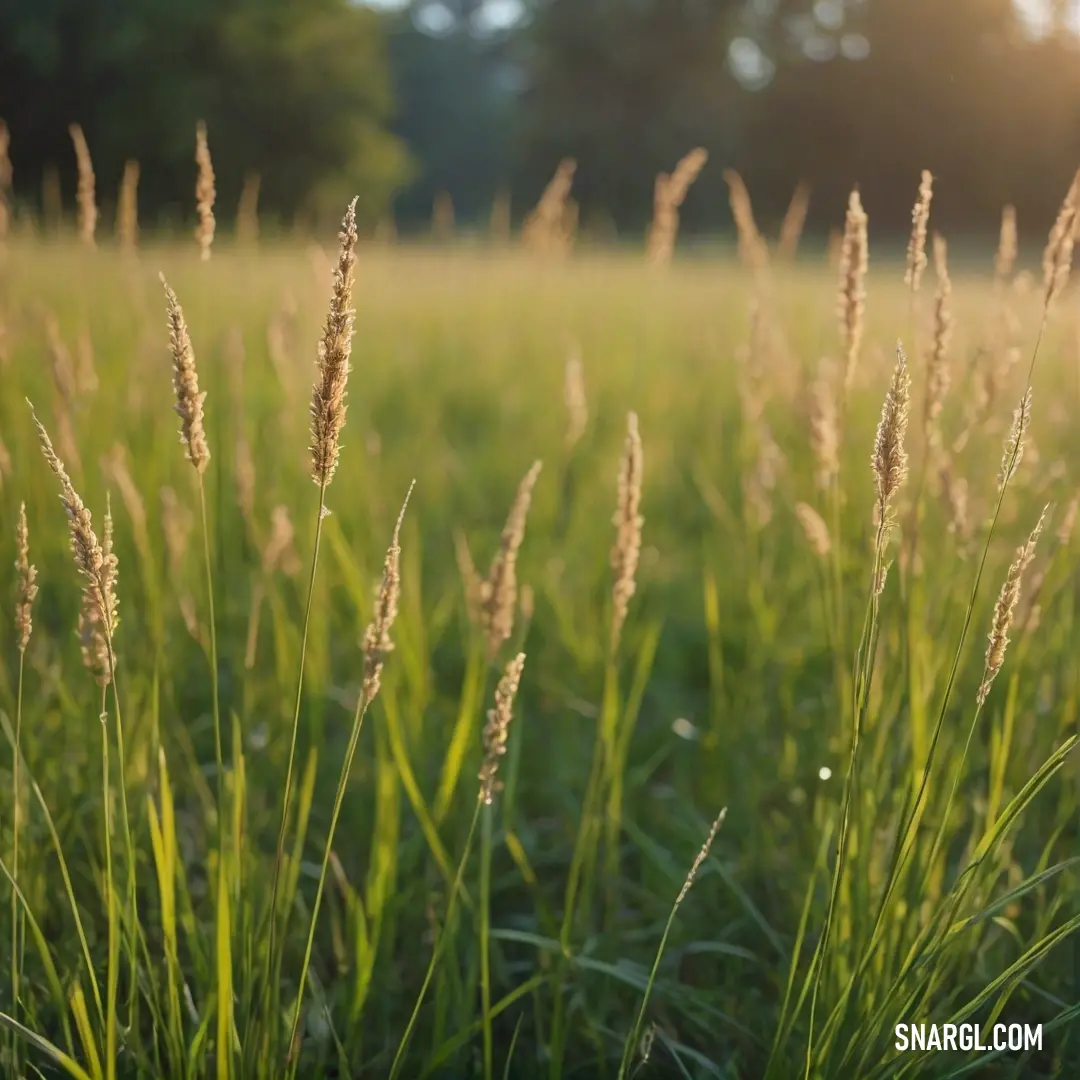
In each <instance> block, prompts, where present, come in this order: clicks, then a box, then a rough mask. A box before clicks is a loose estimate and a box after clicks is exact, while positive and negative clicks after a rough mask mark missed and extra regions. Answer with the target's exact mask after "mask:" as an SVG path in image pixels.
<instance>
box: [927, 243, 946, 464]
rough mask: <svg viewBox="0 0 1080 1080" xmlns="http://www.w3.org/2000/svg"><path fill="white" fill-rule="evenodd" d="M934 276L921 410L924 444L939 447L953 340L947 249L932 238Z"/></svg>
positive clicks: (943, 244) (944, 244)
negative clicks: (930, 336)
mask: <svg viewBox="0 0 1080 1080" xmlns="http://www.w3.org/2000/svg"><path fill="white" fill-rule="evenodd" d="M934 273H935V275H936V277H937V289H936V291H935V293H934V337H933V343H932V345H931V347H930V356H929V359H928V361H927V367H926V399H925V402H924V408H923V425H924V430H925V433H926V437H927V440H928V441H929V442H930V443H931V445H933V446H935V447H936V446H939V445H940V439H941V436H940V432H939V431H938V420H939V419H940V417H941V409H942V406H943V405H944V402H945V395H946V394H947V393H948V392H949V386H950V384H951V373H950V371H949V344H950V342H951V340H952V330H953V317H952V282H951V281H950V280H949V266H948V248H947V246H946V243H945V240H944V239H943V238H942V237H940V236H938V235H937V234H935V235H934Z"/></svg>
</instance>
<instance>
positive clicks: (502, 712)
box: [479, 653, 525, 806]
mask: <svg viewBox="0 0 1080 1080" xmlns="http://www.w3.org/2000/svg"><path fill="white" fill-rule="evenodd" d="M524 668H525V654H524V653H518V654H517V656H515V657H514V659H513V660H511V661H510V663H509V664H507V665H506V670H505V672H504V673H503V677H502V678H501V679H500V680H499V685H498V686H497V687H496V688H495V707H494V708H493V709H489V710H488V714H487V723H486V724H485V725H484V736H483V738H484V763H483V765H481V767H480V793H479V798H480V801H481V802H482V803H483V804H484V805H485V806H490V805H491V804H492V802H494V800H495V793H496V792H497V791H499V790H501V788H502V785H501V784H500V782H499V779H498V773H499V758H501V757H502V756H503V754H505V753H506V740H507V736H508V735H509V732H510V721H511V720H512V719H513V715H514V698H515V697H517V692H518V686H519V685H520V684H521V673H522V671H523V670H524Z"/></svg>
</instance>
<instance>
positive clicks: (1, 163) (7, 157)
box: [0, 120, 12, 244]
mask: <svg viewBox="0 0 1080 1080" xmlns="http://www.w3.org/2000/svg"><path fill="white" fill-rule="evenodd" d="M10 147H11V134H10V132H9V131H8V126H7V124H5V123H4V121H3V120H0V244H2V243H3V242H4V241H5V240H6V239H7V237H8V233H9V232H10V231H11V188H12V168H11V154H10Z"/></svg>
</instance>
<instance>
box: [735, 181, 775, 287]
mask: <svg viewBox="0 0 1080 1080" xmlns="http://www.w3.org/2000/svg"><path fill="white" fill-rule="evenodd" d="M724 182H725V183H726V184H727V186H728V202H729V203H730V205H731V216H732V217H733V218H734V219H735V231H736V233H737V234H738V238H739V258H740V259H741V260H742V263H743V265H744V266H746V267H747V268H748V269H749V270H752V271H753V272H754V273H755V274H761V273H763V272H764V271H765V270H767V269H768V266H769V246H768V244H766V243H765V238H764V237H763V236H762V235H761V232H760V230H759V229H758V227H757V222H756V221H755V220H754V208H753V205H752V203H751V202H750V192H749V190H748V189H747V187H746V184H745V183H744V182H743V178H742V177H741V176H740V175H739V174H738V173H737V172H736V171H735V170H734V169H725V170H724Z"/></svg>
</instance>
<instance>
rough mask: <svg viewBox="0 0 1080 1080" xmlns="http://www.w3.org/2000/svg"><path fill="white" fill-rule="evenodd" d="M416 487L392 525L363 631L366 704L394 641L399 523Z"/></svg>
mask: <svg viewBox="0 0 1080 1080" xmlns="http://www.w3.org/2000/svg"><path fill="white" fill-rule="evenodd" d="M415 486H416V481H415V480H414V481H413V482H412V483H411V484H410V485H409V490H408V492H407V493H406V495H405V501H404V502H403V503H402V504H401V512H400V513H399V514H398V517H397V522H396V523H395V525H394V535H393V537H392V538H391V540H390V547H389V548H388V549H387V552H386V561H385V562H384V563H383V576H382V583H381V584H380V586H379V594H378V598H377V599H376V601H375V615H374V616H373V618H372V620H371V622H370V624H369V625H368V628H367V630H366V631H365V633H364V643H363V649H364V684H363V688H362V689H361V697H362V700H363V702H364V705H365V707H366V706H367V705H370V704H371V702H372V701H374V700H375V696H376V694H378V692H379V687H380V685H381V683H382V669H383V662H384V661H385V659H386V657H387V655H388V654H389V653H390V652H391V651H392V650H393V648H394V643H393V641H391V640H390V629H391V627H393V625H394V619H396V618H397V612H398V599H399V597H400V595H401V545H400V539H401V523H402V522H403V521H404V520H405V508H406V507H407V506H408V505H409V497H410V496H411V495H412V492H413V488H414V487H415Z"/></svg>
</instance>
